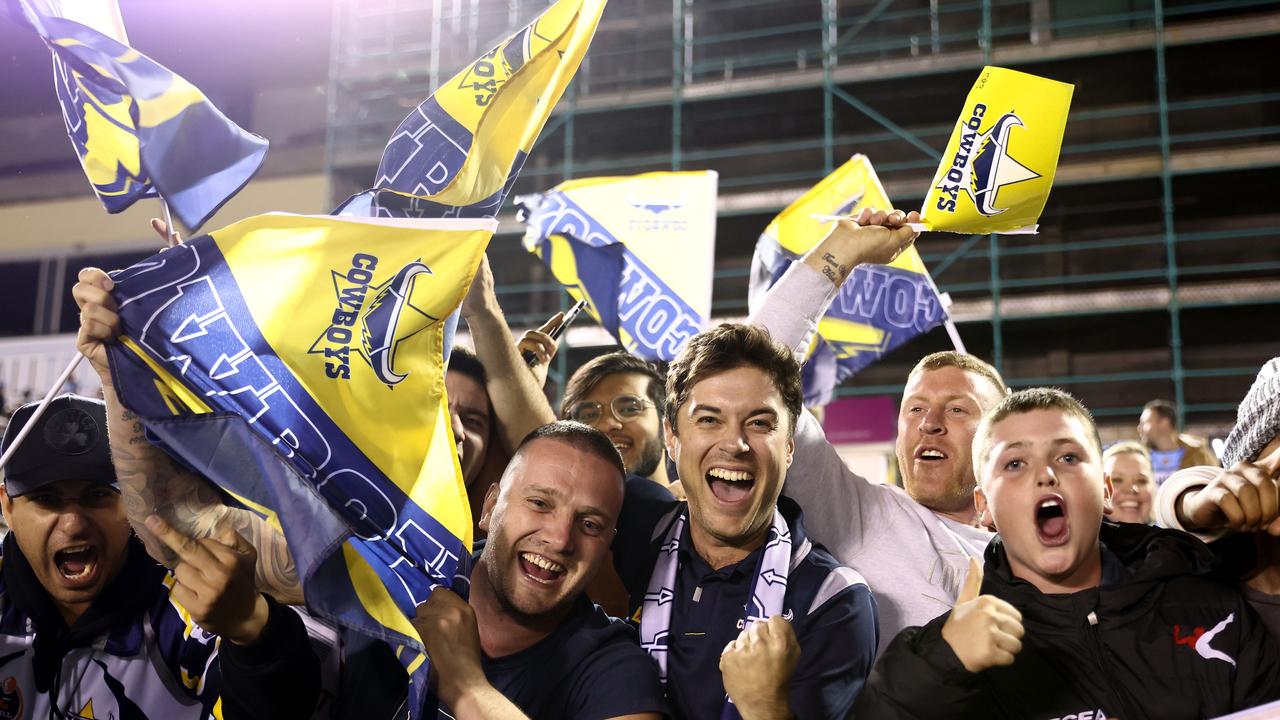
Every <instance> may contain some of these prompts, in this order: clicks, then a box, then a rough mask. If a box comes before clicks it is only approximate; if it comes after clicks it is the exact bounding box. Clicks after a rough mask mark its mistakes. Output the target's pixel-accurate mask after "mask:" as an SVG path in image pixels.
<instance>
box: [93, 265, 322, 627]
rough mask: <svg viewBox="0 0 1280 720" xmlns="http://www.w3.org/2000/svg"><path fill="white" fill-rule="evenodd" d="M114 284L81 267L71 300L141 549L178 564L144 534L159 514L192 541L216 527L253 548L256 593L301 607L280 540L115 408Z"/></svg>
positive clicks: (122, 409) (116, 330) (210, 533)
mask: <svg viewBox="0 0 1280 720" xmlns="http://www.w3.org/2000/svg"><path fill="white" fill-rule="evenodd" d="M113 285H114V284H113V283H112V281H111V278H110V277H108V276H107V274H106V273H105V272H103V271H101V270H99V269H97V268H85V269H84V270H81V271H80V277H79V282H77V283H76V285H75V287H74V288H73V289H72V291H71V293H72V296H73V297H74V298H75V300H76V304H77V305H78V306H79V307H80V334H79V337H78V338H77V340H76V344H77V347H78V349H79V350H80V352H81V353H83V354H84V355H85V356H86V357H87V358H88V359H89V362H90V363H91V364H92V365H93V368H94V370H96V371H97V373H98V375H99V377H101V379H102V395H103V399H104V400H105V401H106V405H107V436H108V439H109V442H110V445H111V462H112V464H113V465H114V466H115V469H116V479H117V480H118V482H119V486H120V492H121V495H123V497H124V502H125V510H126V512H127V513H128V515H129V523H130V524H131V525H133V528H134V531H135V532H136V533H137V534H138V537H139V538H140V539H141V540H142V542H143V544H144V545H146V547H147V552H148V553H150V555H151V556H152V557H153V558H155V559H156V560H157V561H159V562H160V563H162V564H164V565H165V566H166V567H170V568H172V567H173V566H174V564H175V562H176V559H177V558H176V556H175V555H174V554H173V552H172V551H171V550H169V549H168V548H167V547H166V546H165V545H164V544H163V543H161V542H160V541H159V540H158V539H157V538H156V537H155V535H154V534H153V533H151V531H150V530H148V529H147V526H146V525H145V523H144V522H143V521H144V520H145V519H146V518H147V516H148V515H153V514H154V515H159V516H160V517H161V518H162V519H164V520H165V521H166V522H167V523H169V524H170V525H171V526H173V527H174V528H177V529H178V530H179V531H181V532H182V533H183V534H185V535H188V536H190V537H193V538H196V539H204V538H209V537H212V536H213V535H214V533H215V530H216V528H218V527H220V526H224V527H227V528H230V529H233V530H235V531H236V532H238V533H239V534H240V535H242V536H243V537H244V538H245V539H246V540H247V541H248V542H249V544H251V545H252V546H253V547H255V548H257V552H258V560H257V566H256V571H255V576H256V581H257V586H258V589H259V590H261V591H263V592H266V593H269V594H271V595H272V596H273V597H275V598H276V599H277V600H279V601H280V602H283V603H287V604H294V605H298V604H302V602H303V597H302V586H301V584H300V583H299V581H298V574H297V570H296V569H295V567H294V564H293V558H292V557H291V556H290V555H289V549H288V547H287V545H286V544H285V539H284V536H283V535H282V534H281V533H280V532H279V531H277V530H276V529H275V528H273V527H271V526H270V525H269V524H267V522H266V521H265V520H263V519H262V518H260V517H259V516H258V515H256V514H254V513H253V512H251V511H249V510H245V509H242V508H233V507H230V506H228V505H226V504H225V503H223V502H222V498H221V497H220V496H219V495H218V493H217V491H215V490H214V488H213V487H212V486H211V485H210V484H209V483H208V482H206V481H205V480H204V479H203V478H200V477H198V476H197V475H195V474H193V473H191V472H189V471H188V470H186V469H185V468H182V467H181V466H179V465H178V464H177V463H175V462H174V461H173V459H172V458H170V457H169V456H168V455H167V454H166V453H165V452H164V451H162V450H160V449H159V448H157V447H155V446H154V445H152V444H151V443H149V442H147V439H146V436H145V435H144V433H143V427H142V421H141V420H140V419H139V418H138V416H137V415H135V414H134V413H133V412H131V411H130V410H129V409H128V408H126V407H125V406H124V405H123V404H122V403H121V402H120V398H119V396H118V395H117V394H116V388H115V385H114V384H113V383H112V380H111V371H110V368H109V367H108V364H107V350H106V346H105V343H108V342H113V341H114V340H115V338H116V337H117V336H119V334H120V317H119V315H118V314H117V313H116V304H115V300H114V299H113V298H112V297H111V294H110V291H111V288H112V287H113Z"/></svg>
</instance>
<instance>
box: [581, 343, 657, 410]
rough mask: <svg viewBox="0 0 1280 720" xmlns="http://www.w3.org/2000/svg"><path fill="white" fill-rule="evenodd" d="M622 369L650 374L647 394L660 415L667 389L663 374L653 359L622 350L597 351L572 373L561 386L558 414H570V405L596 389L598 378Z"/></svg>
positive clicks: (620, 372)
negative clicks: (600, 352) (562, 389)
mask: <svg viewBox="0 0 1280 720" xmlns="http://www.w3.org/2000/svg"><path fill="white" fill-rule="evenodd" d="M623 373H635V374H637V375H643V376H645V377H647V378H649V391H648V393H647V395H648V396H649V400H650V402H652V403H653V406H654V407H655V408H657V410H658V417H662V407H663V401H664V400H666V393H665V392H664V391H665V389H666V387H665V386H666V378H664V377H663V376H662V371H661V370H659V369H658V368H657V366H655V365H654V364H653V363H650V362H645V361H644V360H641V359H640V358H638V357H636V356H635V355H632V354H631V353H629V352H627V351H625V350H618V351H617V352H611V353H605V354H604V355H597V356H596V357H593V358H591V359H590V360H588V361H587V362H586V363H584V364H583V365H582V367H580V368H578V369H577V371H576V372H574V373H573V376H572V377H570V378H569V382H568V383H567V384H566V385H565V388H564V400H563V401H562V402H561V403H560V417H562V418H567V417H569V411H571V410H572V409H573V406H574V405H577V404H578V403H579V402H581V401H582V399H583V398H585V397H586V396H588V395H590V394H591V391H592V390H595V389H596V386H597V385H599V384H600V381H602V380H604V379H605V378H606V377H609V376H610V375H620V374H623Z"/></svg>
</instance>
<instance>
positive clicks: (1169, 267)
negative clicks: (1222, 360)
mask: <svg viewBox="0 0 1280 720" xmlns="http://www.w3.org/2000/svg"><path fill="white" fill-rule="evenodd" d="M1152 15H1153V18H1152V19H1153V20H1154V21H1155V30H1156V33H1155V52H1156V93H1157V95H1158V101H1159V105H1160V194H1161V203H1160V204H1161V210H1162V212H1163V216H1164V252H1165V279H1166V281H1167V283H1168V286H1169V359H1170V362H1171V364H1172V365H1173V367H1172V375H1173V402H1174V404H1176V405H1177V406H1178V427H1182V426H1183V423H1184V422H1185V420H1186V414H1187V410H1186V402H1185V399H1186V396H1185V392H1184V389H1185V388H1184V387H1183V380H1184V378H1185V370H1184V368H1183V367H1182V308H1181V306H1180V305H1179V303H1178V248H1177V246H1178V236H1177V233H1176V232H1175V231H1174V225H1173V210H1174V208H1173V170H1172V168H1171V167H1170V162H1169V97H1168V76H1167V75H1166V74H1165V62H1164V2H1163V0H1155V3H1154V4H1153V5H1152Z"/></svg>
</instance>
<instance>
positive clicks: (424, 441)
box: [110, 214, 495, 708]
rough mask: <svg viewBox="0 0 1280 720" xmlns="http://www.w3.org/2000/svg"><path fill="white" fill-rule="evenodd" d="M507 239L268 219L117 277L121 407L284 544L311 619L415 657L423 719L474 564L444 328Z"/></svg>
mask: <svg viewBox="0 0 1280 720" xmlns="http://www.w3.org/2000/svg"><path fill="white" fill-rule="evenodd" d="M494 228H495V223H494V222H493V221H491V220H348V219H338V218H332V217H309V216H298V215H284V214H273V215H261V216H258V217H253V218H249V219H247V220H244V221H241V222H238V223H236V224H234V225H231V226H229V227H226V228H223V229H221V230H218V231H215V232H214V233H213V234H212V235H206V236H203V237H200V238H197V239H196V240H193V241H190V242H188V243H186V244H184V245H180V246H178V247H176V248H173V249H170V250H168V251H166V252H164V253H161V254H158V255H155V256H153V257H151V258H149V259H147V260H144V261H142V262H140V263H138V264H137V265H134V266H133V267H130V268H128V269H127V270H124V271H121V272H119V273H117V274H116V275H115V283H116V285H115V290H114V295H115V298H116V300H117V302H118V303H119V305H120V317H121V320H122V322H123V327H124V334H125V337H124V338H123V339H122V341H121V342H120V343H118V344H116V345H114V346H112V347H111V350H110V353H111V371H112V375H113V378H114V381H115V384H116V387H117V388H118V389H119V393H120V398H121V400H122V402H124V403H125V404H126V405H127V406H128V407H129V408H130V409H131V410H133V411H134V412H136V413H137V414H138V415H139V416H140V417H142V418H143V419H144V421H145V423H146V426H147V429H148V430H149V431H150V432H151V433H152V434H153V435H154V436H155V437H156V438H158V439H159V440H160V442H161V443H162V444H163V445H164V446H165V447H166V448H167V449H168V450H169V451H170V452H171V453H173V454H175V455H176V456H177V457H180V458H181V459H182V460H183V461H185V462H186V463H187V464H188V465H189V466H191V467H192V468H193V469H195V470H196V471H197V472H199V473H200V474H202V475H204V476H205V477H207V478H209V479H210V480H212V481H213V482H215V483H216V484H218V485H219V486H220V487H222V488H223V489H225V490H227V491H228V492H229V493H231V494H232V495H233V496H234V497H235V498H236V499H238V500H240V501H241V502H242V503H243V504H244V505H245V506H246V507H248V508H250V509H253V510H255V511H257V512H259V513H260V514H262V515H264V516H265V517H266V518H267V519H268V521H270V522H273V523H275V524H277V525H278V526H279V527H280V528H282V529H283V532H284V535H285V537H286V539H287V540H288V544H289V551H290V553H291V554H292V556H293V558H294V560H295V562H296V564H297V567H298V571H299V576H300V577H301V578H302V582H303V588H304V592H305V594H306V598H307V603H308V605H309V606H310V607H311V608H312V609H314V610H316V611H317V612H319V613H320V614H322V615H324V616H327V617H329V618H331V619H333V620H335V621H337V622H339V623H341V624H343V625H345V626H347V627H349V628H354V629H358V630H361V631H363V632H365V633H368V634H370V635H372V636H374V637H378V638H381V639H385V640H387V641H389V642H391V643H392V645H393V647H394V646H401V649H400V651H399V652H398V653H397V654H398V655H399V657H400V659H401V661H402V662H404V664H405V666H406V669H407V670H408V671H409V672H410V674H411V676H412V677H413V681H412V684H411V686H410V687H411V696H412V698H411V699H413V701H414V702H413V704H412V705H411V707H415V708H416V707H418V706H419V705H420V702H419V701H418V699H417V695H418V694H419V693H421V692H423V691H424V690H425V688H426V684H425V664H424V662H423V659H424V657H425V656H424V655H423V653H422V647H421V644H420V642H419V640H418V636H417V633H416V632H415V631H414V629H413V627H412V625H411V624H410V622H409V618H410V617H412V615H413V613H414V608H415V607H416V606H417V605H418V604H419V603H421V602H424V601H426V599H427V597H428V596H429V595H430V593H431V590H432V589H434V588H435V587H436V586H438V585H444V586H449V585H451V584H452V581H453V578H454V575H455V573H458V572H459V571H465V569H466V563H467V562H468V561H469V558H470V550H471V517H470V510H469V506H468V503H467V493H466V488H465V487H464V485H463V481H462V474H461V470H460V468H459V466H458V460H457V454H456V450H455V447H454V441H453V435H452V432H451V431H450V422H449V415H448V404H447V400H446V398H445V391H444V368H443V363H444V360H443V357H442V349H443V344H444V328H443V324H442V323H441V322H440V319H441V318H444V317H446V316H448V315H449V314H450V313H451V312H453V310H454V309H455V308H457V307H458V305H459V303H461V301H462V297H463V296H464V295H465V294H466V291H467V288H468V287H469V285H470V283H471V278H472V276H473V275H474V273H475V270H476V268H477V266H478V265H479V262H480V257H481V254H482V253H483V252H484V248H485V245H486V243H487V242H488V240H489V237H490V236H491V234H492V232H493V230H494ZM462 574H464V575H465V572H463V573H462Z"/></svg>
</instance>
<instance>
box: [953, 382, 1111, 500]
mask: <svg viewBox="0 0 1280 720" xmlns="http://www.w3.org/2000/svg"><path fill="white" fill-rule="evenodd" d="M1036 410H1059V411H1061V412H1063V413H1065V414H1067V415H1070V416H1072V417H1074V418H1076V419H1078V420H1079V421H1080V423H1081V424H1082V425H1084V427H1085V430H1086V431H1087V432H1088V434H1089V437H1090V439H1091V440H1092V441H1093V447H1094V448H1095V449H1097V451H1098V454H1099V455H1101V454H1102V439H1101V438H1099V437H1098V426H1097V425H1096V424H1094V422H1093V415H1092V414H1090V413H1089V410H1088V408H1086V407H1085V406H1084V405H1082V404H1081V403H1080V401H1079V400H1077V399H1075V398H1074V397H1071V395H1070V394H1069V393H1066V392H1064V391H1062V390H1059V389H1057V388H1028V389H1026V390H1019V391H1018V392H1016V393H1013V394H1012V395H1010V396H1008V397H1006V398H1005V399H1004V400H1001V401H1000V403H999V404H998V405H996V406H995V407H993V408H991V409H990V410H988V411H987V413H986V414H985V415H983V416H982V422H980V423H978V430H977V432H975V433H974V434H973V476H974V477H975V478H977V480H978V482H979V483H981V482H982V463H983V462H985V461H986V455H987V451H988V450H989V449H990V448H989V447H988V446H989V445H990V444H991V428H992V426H994V425H995V424H996V423H998V422H1000V421H1001V420H1004V419H1005V418H1007V417H1009V416H1010V415H1025V414H1027V413H1030V412H1034V411H1036Z"/></svg>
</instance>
